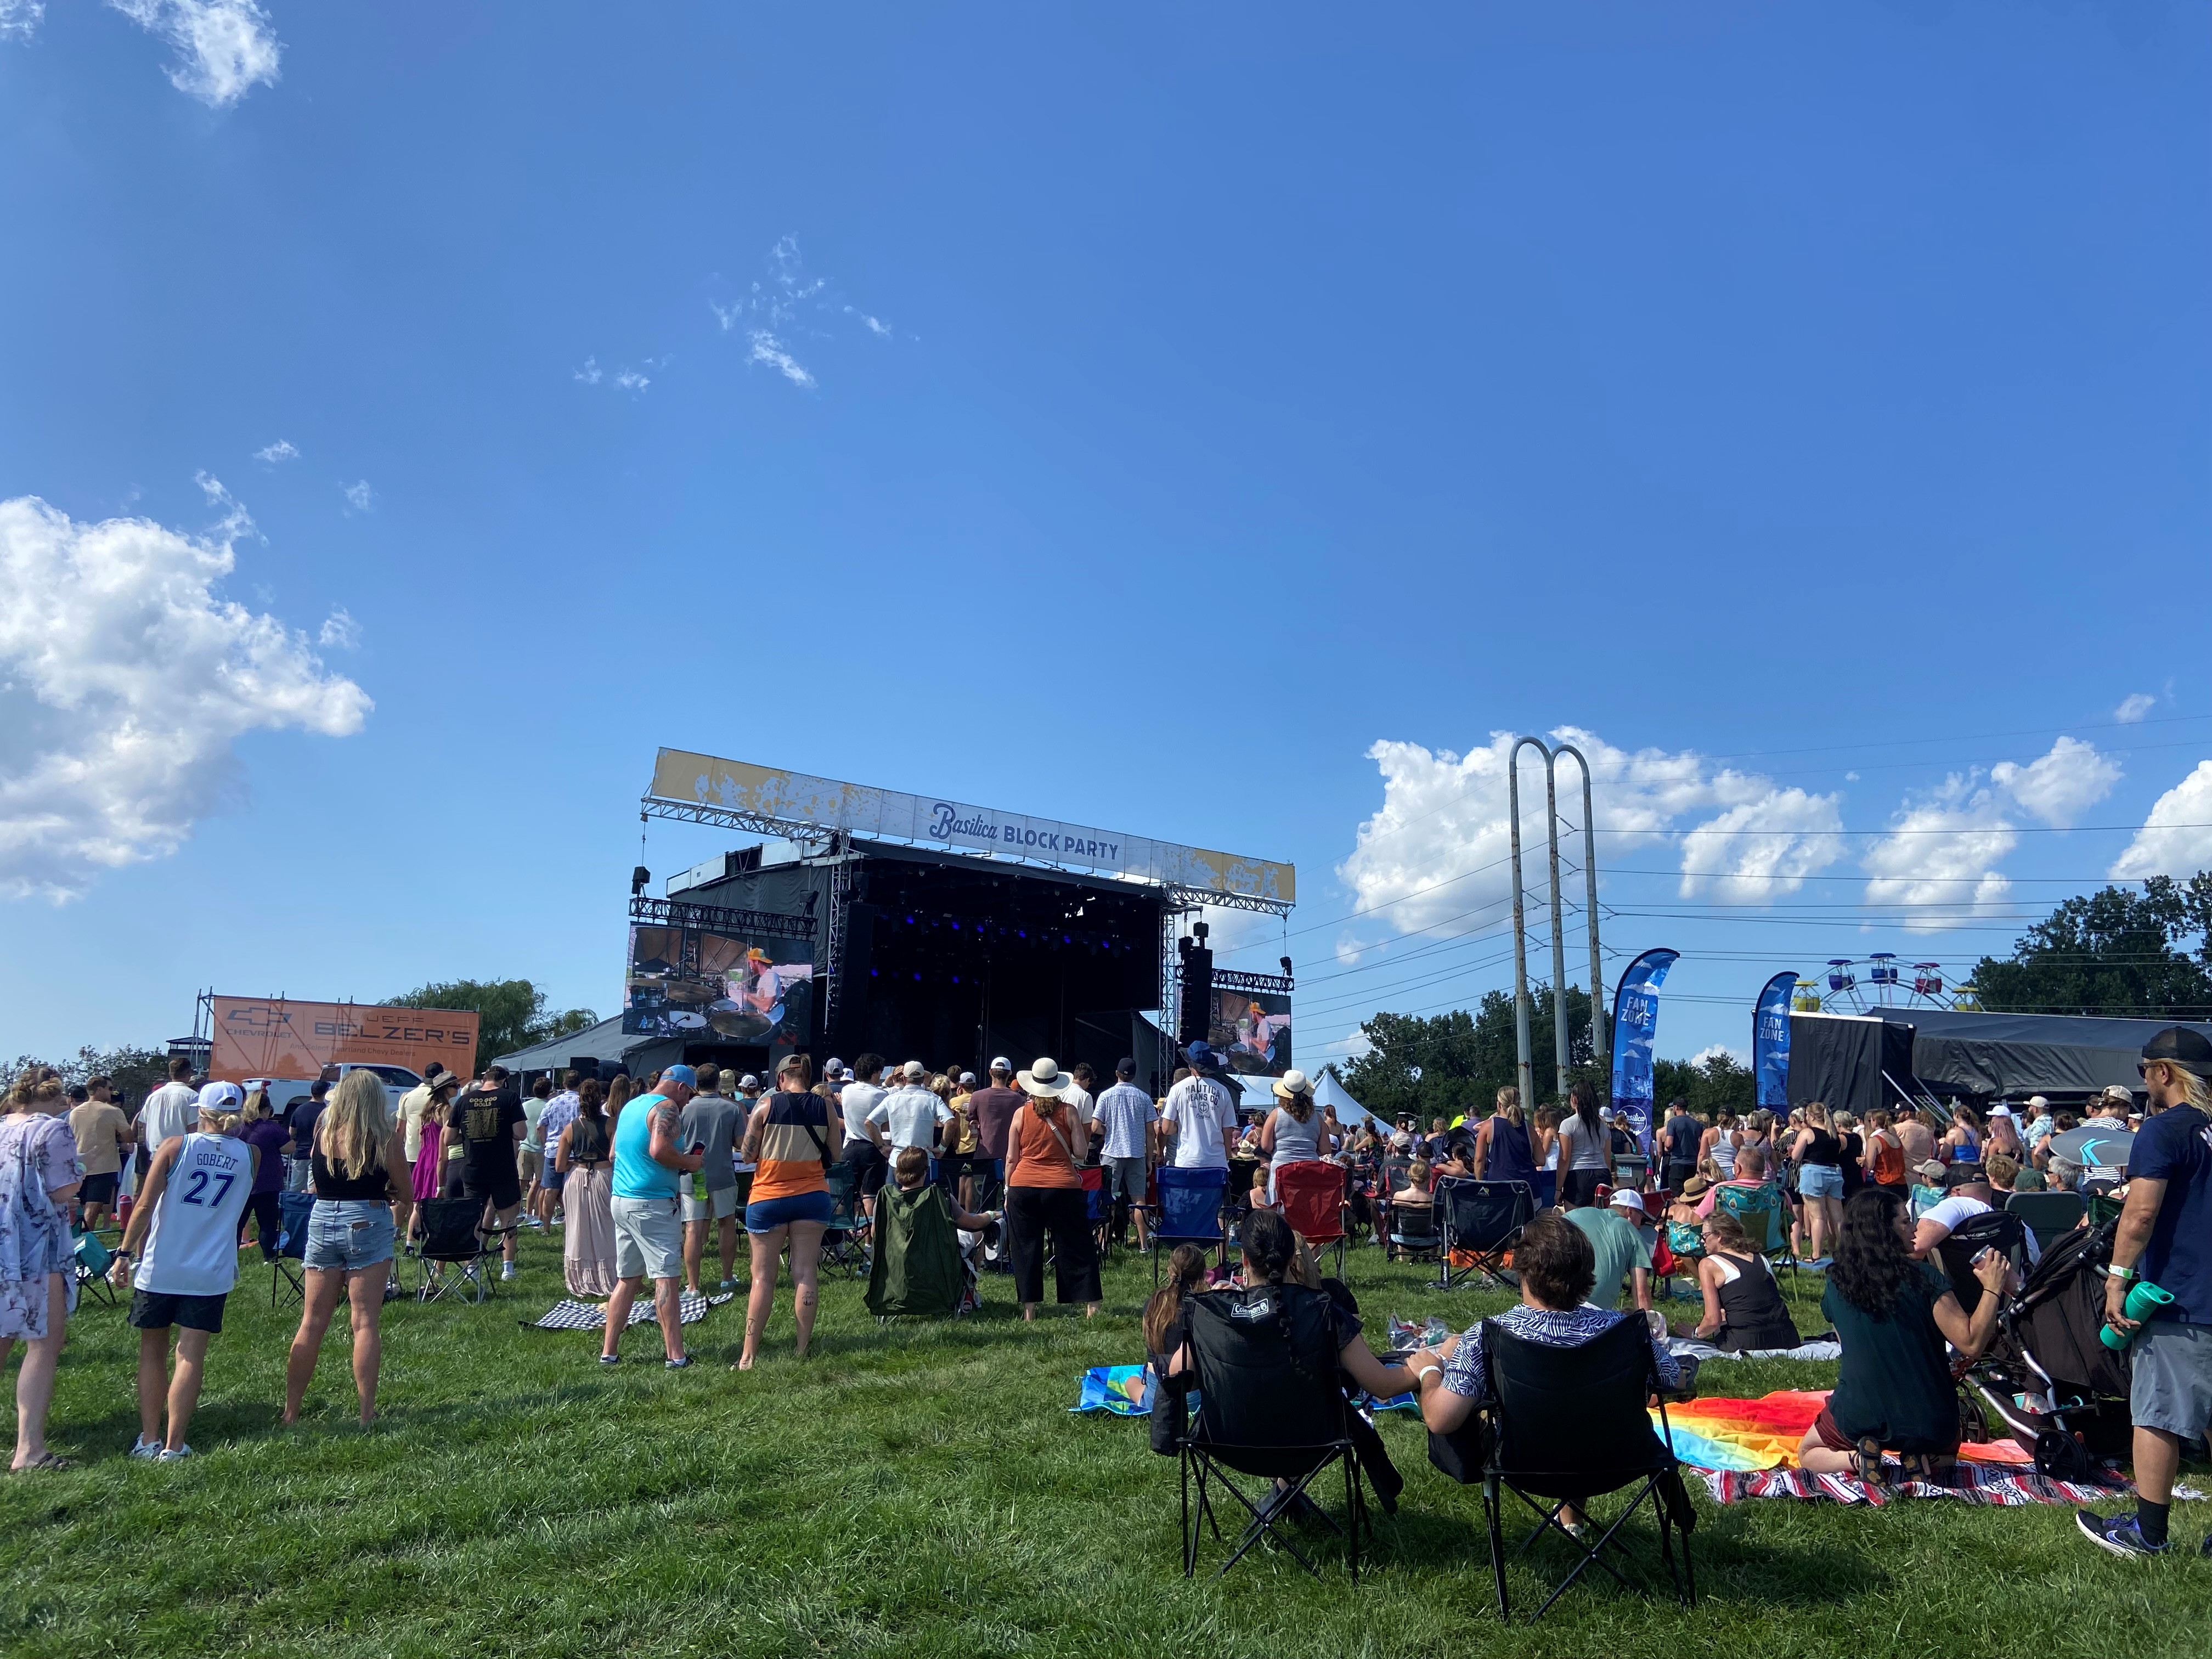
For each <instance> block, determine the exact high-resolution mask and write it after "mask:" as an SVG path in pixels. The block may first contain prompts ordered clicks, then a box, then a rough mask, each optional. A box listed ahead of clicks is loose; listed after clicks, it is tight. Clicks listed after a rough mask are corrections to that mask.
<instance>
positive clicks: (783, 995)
mask: <svg viewBox="0 0 2212 1659" xmlns="http://www.w3.org/2000/svg"><path fill="white" fill-rule="evenodd" d="M622 1028H623V1031H624V1032H625V1033H627V1034H628V1035H629V1036H681V1037H693V1038H696V1039H698V1040H699V1041H701V1042H714V1041H715V1040H716V1039H720V1041H722V1042H744V1043H758V1044H760V1045H761V1046H763V1048H764V1047H766V1046H768V1045H769V1043H771V1042H785V1043H787V1044H793V1045H798V1044H803V1043H805V1042H807V1041H808V1040H809V1039H810V1038H811V1036H813V1034H814V946H813V945H812V944H811V942H810V941H808V940H806V939H747V938H743V937H740V936H739V935H738V934H737V933H732V932H724V931H720V930H716V929H714V928H709V927H652V926H647V925H644V924H641V923H640V924H634V925H633V926H632V927H631V928H630V930H629V979H628V981H627V982H626V983H625V985H624V987H623V1014H622Z"/></svg>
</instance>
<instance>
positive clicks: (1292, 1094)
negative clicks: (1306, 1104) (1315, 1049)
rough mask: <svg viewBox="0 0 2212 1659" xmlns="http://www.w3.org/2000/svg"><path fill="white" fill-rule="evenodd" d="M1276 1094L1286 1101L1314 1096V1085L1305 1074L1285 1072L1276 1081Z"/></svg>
mask: <svg viewBox="0 0 2212 1659" xmlns="http://www.w3.org/2000/svg"><path fill="white" fill-rule="evenodd" d="M1275 1093H1276V1094H1277V1095H1278V1096H1279V1097H1281V1098H1283V1099H1285V1100H1296V1099H1297V1098H1298V1097H1301V1096H1304V1097H1307V1098H1309V1099H1310V1098H1311V1097H1312V1096H1313V1083H1312V1081H1311V1079H1309V1078H1308V1077H1307V1076H1306V1074H1305V1073H1304V1072H1296V1071H1291V1072H1285V1073H1283V1074H1282V1076H1280V1077H1279V1078H1277V1079H1275Z"/></svg>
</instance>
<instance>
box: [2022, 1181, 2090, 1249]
mask: <svg viewBox="0 0 2212 1659" xmlns="http://www.w3.org/2000/svg"><path fill="white" fill-rule="evenodd" d="M2004 1207H2005V1213H2006V1214H2008V1215H2016V1216H2018V1217H2019V1218H2021V1220H2022V1221H2025V1222H2026V1223H2027V1230H2028V1231H2030V1232H2032V1233H2033V1234H2034V1235H2035V1243H2036V1247H2037V1249H2039V1250H2042V1251H2045V1252H2048V1251H2049V1250H2050V1249H2051V1246H2052V1245H2054V1244H2056V1243H2057V1242H2058V1241H2059V1240H2060V1239H2062V1238H2063V1237H2066V1235H2067V1234H2069V1233H2070V1232H2072V1231H2074V1230H2075V1228H2076V1227H2078V1226H2080V1225H2081V1218H2082V1217H2083V1216H2085V1215H2087V1214H2088V1213H2089V1204H2088V1200H2087V1199H2085V1198H2083V1197H2082V1196H2081V1194H2079V1193H2008V1194H2005V1201H2004Z"/></svg>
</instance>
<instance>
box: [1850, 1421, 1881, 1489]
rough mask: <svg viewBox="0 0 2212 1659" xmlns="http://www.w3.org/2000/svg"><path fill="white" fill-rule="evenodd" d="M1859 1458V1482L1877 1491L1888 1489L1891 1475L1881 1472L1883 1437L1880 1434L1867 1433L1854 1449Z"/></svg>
mask: <svg viewBox="0 0 2212 1659" xmlns="http://www.w3.org/2000/svg"><path fill="white" fill-rule="evenodd" d="M1852 1450H1853V1452H1854V1454H1855V1455H1857V1459H1858V1466H1859V1482H1860V1484H1861V1485H1862V1486H1867V1487H1869V1488H1871V1489H1874V1490H1877V1491H1887V1489H1888V1486H1889V1477H1888V1476H1887V1475H1885V1474H1883V1473H1882V1472H1881V1437H1880V1436H1878V1435H1871V1434H1869V1435H1866V1436H1863V1437H1861V1439H1860V1441H1859V1443H1858V1444H1857V1446H1856V1447H1854V1448H1853V1449H1852Z"/></svg>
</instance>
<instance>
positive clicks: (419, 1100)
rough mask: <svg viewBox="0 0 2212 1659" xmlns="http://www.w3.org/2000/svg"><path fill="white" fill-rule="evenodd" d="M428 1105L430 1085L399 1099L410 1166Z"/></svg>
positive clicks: (417, 1087)
mask: <svg viewBox="0 0 2212 1659" xmlns="http://www.w3.org/2000/svg"><path fill="white" fill-rule="evenodd" d="M553 1098H554V1099H555V1100H562V1099H566V1100H574V1098H575V1096H574V1094H573V1093H571V1094H568V1095H565V1096H564V1095H556V1096H555V1097H553ZM429 1103H430V1085H428V1084H427V1083H418V1084H417V1085H415V1087H413V1088H412V1089H410V1090H409V1091H407V1092H406V1093H405V1094H404V1095H402V1096H400V1097H399V1127H401V1128H402V1129H404V1130H405V1131H406V1133H407V1161H408V1162H409V1163H410V1164H412V1163H413V1162H415V1160H416V1158H420V1157H422V1109H423V1108H424V1107H425V1106H428V1104H429ZM549 1104H550V1102H549ZM533 1127H535V1126H534V1124H533Z"/></svg>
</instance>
